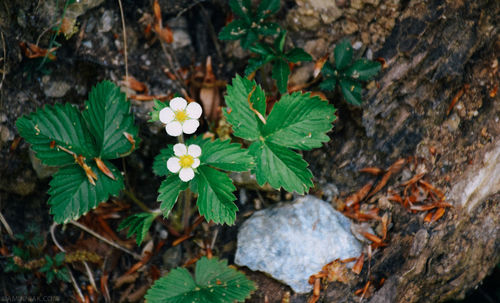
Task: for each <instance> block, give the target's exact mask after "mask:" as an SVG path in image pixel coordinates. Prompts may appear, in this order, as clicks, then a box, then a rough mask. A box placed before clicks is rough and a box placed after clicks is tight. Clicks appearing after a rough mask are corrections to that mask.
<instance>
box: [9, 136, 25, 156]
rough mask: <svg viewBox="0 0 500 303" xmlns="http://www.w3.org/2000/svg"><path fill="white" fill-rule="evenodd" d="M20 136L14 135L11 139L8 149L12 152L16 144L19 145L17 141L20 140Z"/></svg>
mask: <svg viewBox="0 0 500 303" xmlns="http://www.w3.org/2000/svg"><path fill="white" fill-rule="evenodd" d="M21 139H22V137H15V138H14V140H13V141H12V144H11V145H10V148H9V151H10V152H13V151H15V150H16V149H17V146H18V145H19V142H21Z"/></svg>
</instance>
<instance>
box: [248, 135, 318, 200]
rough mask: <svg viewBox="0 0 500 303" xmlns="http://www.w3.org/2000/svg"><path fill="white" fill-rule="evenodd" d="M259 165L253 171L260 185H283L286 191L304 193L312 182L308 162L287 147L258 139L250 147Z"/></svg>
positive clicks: (276, 186)
mask: <svg viewBox="0 0 500 303" xmlns="http://www.w3.org/2000/svg"><path fill="white" fill-rule="evenodd" d="M249 151H250V154H251V155H253V156H254V157H255V160H256V162H257V165H256V167H255V169H254V170H253V171H252V172H254V173H255V175H256V177H257V182H258V183H259V185H261V186H262V185H264V183H266V182H267V183H269V185H271V186H272V187H273V188H276V189H279V188H280V187H283V188H284V189H285V190H286V191H289V192H293V191H296V192H297V193H299V194H303V193H304V192H306V191H308V190H309V188H310V187H311V186H313V182H312V177H313V176H312V173H311V171H310V170H309V169H307V165H308V164H307V162H306V161H304V159H302V157H301V156H300V155H299V154H297V153H295V152H293V151H291V150H289V149H288V148H286V147H283V146H279V145H276V144H273V143H268V142H262V141H257V142H254V143H252V145H250V148H249Z"/></svg>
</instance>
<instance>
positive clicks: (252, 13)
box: [219, 0, 280, 49]
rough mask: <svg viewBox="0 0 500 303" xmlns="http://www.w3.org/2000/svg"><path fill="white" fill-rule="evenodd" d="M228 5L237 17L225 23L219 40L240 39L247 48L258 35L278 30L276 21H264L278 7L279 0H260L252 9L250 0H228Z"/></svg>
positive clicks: (266, 34) (268, 34) (277, 9)
mask: <svg viewBox="0 0 500 303" xmlns="http://www.w3.org/2000/svg"><path fill="white" fill-rule="evenodd" d="M229 6H230V7H231V10H232V11H233V13H234V14H235V15H237V16H238V17H239V18H237V19H235V20H233V21H232V22H231V23H229V24H228V25H226V26H225V27H224V28H223V29H222V30H221V32H220V33H219V39H220V40H240V44H241V47H243V48H244V49H248V48H249V47H250V46H251V45H252V44H253V43H254V42H256V41H257V40H258V39H259V35H262V36H272V35H275V34H277V33H278V32H279V31H280V27H279V25H278V24H277V23H274V22H268V21H265V20H266V19H267V18H268V17H269V16H271V15H272V14H275V13H277V12H278V11H279V9H280V0H262V1H261V2H260V4H259V6H258V7H257V8H256V9H254V8H253V7H252V1H251V0H230V1H229Z"/></svg>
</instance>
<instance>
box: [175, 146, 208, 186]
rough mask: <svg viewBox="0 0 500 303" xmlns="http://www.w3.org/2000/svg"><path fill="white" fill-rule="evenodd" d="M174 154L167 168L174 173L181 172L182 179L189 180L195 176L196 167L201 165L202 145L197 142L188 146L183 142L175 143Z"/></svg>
mask: <svg viewBox="0 0 500 303" xmlns="http://www.w3.org/2000/svg"><path fill="white" fill-rule="evenodd" d="M174 154H175V156H176V157H171V158H170V159H168V161H167V168H168V170H169V171H171V172H173V173H174V174H176V173H179V178H181V180H182V181H184V182H188V181H189V180H191V179H193V178H194V168H197V167H198V166H200V159H199V157H200V156H201V147H199V146H198V145H196V144H191V145H189V146H186V145H185V144H182V143H177V144H176V145H174Z"/></svg>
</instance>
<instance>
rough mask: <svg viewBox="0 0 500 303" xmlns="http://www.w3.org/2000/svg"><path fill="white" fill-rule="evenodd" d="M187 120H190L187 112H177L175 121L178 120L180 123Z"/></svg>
mask: <svg viewBox="0 0 500 303" xmlns="http://www.w3.org/2000/svg"><path fill="white" fill-rule="evenodd" d="M187 118H188V115H187V113H186V111H185V110H180V111H177V112H175V120H177V121H179V122H184V121H186V120H187Z"/></svg>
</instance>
